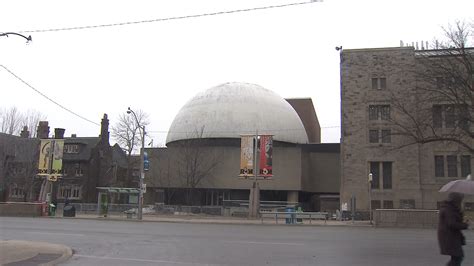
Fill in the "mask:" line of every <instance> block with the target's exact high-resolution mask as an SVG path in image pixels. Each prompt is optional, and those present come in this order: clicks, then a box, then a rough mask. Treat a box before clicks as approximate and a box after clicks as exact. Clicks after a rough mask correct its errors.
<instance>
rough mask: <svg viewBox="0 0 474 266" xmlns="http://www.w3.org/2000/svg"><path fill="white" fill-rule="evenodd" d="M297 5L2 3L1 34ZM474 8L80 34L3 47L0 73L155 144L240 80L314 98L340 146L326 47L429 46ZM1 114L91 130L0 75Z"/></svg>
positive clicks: (441, 6) (312, 12)
mask: <svg viewBox="0 0 474 266" xmlns="http://www.w3.org/2000/svg"><path fill="white" fill-rule="evenodd" d="M298 2H299V1H280V0H279V1H276V0H273V1H266V0H261V1H247V0H241V1H234V0H228V1H217V0H215V1H212V0H202V1H191V0H174V1H131V0H120V1H90V0H86V1H59V0H57V1H14V0H3V1H1V2H0V10H2V15H1V16H0V32H8V31H14V32H21V31H29V30H38V29H52V28H66V27H76V26H88V25H100V24H113V23H121V22H129V21H143V20H156V19H161V18H169V17H181V16H186V15H196V14H203V13H212V12H220V11H228V10H238V9H247V8H254V7H264V6H269V5H281V4H288V3H298ZM472 10H474V1H469V0H453V1H449V2H448V1H427V0H426V1H425V0H422V1H408V0H398V1H391V0H386V1H380V0H379V1H369V0H361V1H354V0H326V1H324V2H316V3H310V4H303V5H295V6H290V7H284V8H274V9H265V10H256V11H250V12H239V13H231V14H224V15H216V16H206V17H197V18H188V19H180V20H169V21H158V22H150V23H137V24H132V25H124V26H116V27H100V28H92V29H82V30H68V31H49V32H32V33H28V32H25V33H24V34H26V35H30V34H31V35H32V37H33V42H32V43H30V44H28V45H25V40H24V39H21V38H17V37H15V36H10V37H8V38H6V37H0V64H1V65H3V66H5V67H7V68H8V69H10V70H11V71H12V72H14V73H15V74H16V75H18V76H19V77H21V78H22V79H23V80H24V81H26V82H28V83H29V84H30V85H32V86H33V87H34V88H36V89H38V90H40V91H41V92H42V93H44V94H45V95H47V96H49V97H50V98H52V99H54V100H55V101H57V102H59V103H60V104H62V105H64V106H65V107H67V108H69V109H71V110H73V111H74V112H76V113H78V114H80V115H81V116H83V117H86V118H87V119H89V120H92V121H94V122H96V123H100V119H101V117H102V115H103V114H104V113H107V114H108V115H109V119H110V122H111V124H114V123H115V122H116V119H117V117H118V115H119V114H121V113H125V112H126V110H127V107H128V106H130V107H131V108H132V109H142V110H144V111H145V112H147V113H148V114H149V115H150V119H151V124H150V125H149V127H148V129H149V131H150V133H149V134H150V136H151V137H152V138H153V139H154V144H155V145H156V144H163V143H164V139H165V138H166V131H167V130H168V128H169V125H170V124H171V122H172V120H173V118H174V116H175V115H176V113H177V112H178V111H179V109H180V108H181V107H182V106H183V105H184V104H185V103H186V101H188V100H189V99H190V98H192V97H193V96H194V95H195V94H196V93H198V92H200V91H202V90H205V89H208V88H210V87H213V86H216V85H219V84H222V83H225V82H248V83H255V84H258V85H261V86H263V87H265V88H267V89H270V90H273V91H275V92H276V93H278V94H279V95H280V96H282V97H285V98H292V97H298V98H299V97H311V98H312V99H313V103H314V105H315V108H316V112H317V114H318V118H319V122H320V124H321V127H322V141H323V142H338V141H339V138H340V133H339V131H340V128H339V125H340V100H339V96H340V91H339V54H338V52H336V50H335V49H334V48H335V47H336V46H343V48H344V49H352V48H371V47H394V46H399V44H400V40H403V41H404V42H408V43H411V42H417V41H418V42H420V41H429V42H430V41H432V40H433V38H434V37H440V36H441V35H442V31H441V28H440V27H441V26H446V25H447V24H448V23H452V22H454V21H455V20H456V19H460V20H467V21H472V19H473V16H472ZM0 91H1V96H0V108H9V107H11V106H16V107H18V108H19V109H20V110H22V111H26V110H27V109H35V110H38V111H40V112H42V113H44V114H45V115H47V117H48V120H49V121H50V126H51V128H54V127H63V128H66V136H69V135H70V134H73V133H76V134H77V135H78V136H96V135H98V134H99V127H98V126H97V125H95V124H92V123H90V122H87V121H84V120H82V119H80V118H78V117H76V116H73V115H71V114H70V113H68V112H66V111H64V110H63V109H60V108H59V107H57V106H55V105H54V104H52V103H51V102H49V101H48V100H46V99H45V98H44V97H41V96H40V95H39V94H38V93H36V92H35V91H33V90H32V89H31V88H29V87H28V86H26V85H25V84H23V83H21V82H20V81H19V80H18V79H16V78H15V77H14V76H12V75H11V74H10V73H8V72H7V71H6V70H5V69H3V68H0Z"/></svg>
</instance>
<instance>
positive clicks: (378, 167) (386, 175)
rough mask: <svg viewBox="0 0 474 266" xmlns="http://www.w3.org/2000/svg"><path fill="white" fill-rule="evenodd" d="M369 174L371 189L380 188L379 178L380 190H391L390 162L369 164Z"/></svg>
mask: <svg viewBox="0 0 474 266" xmlns="http://www.w3.org/2000/svg"><path fill="white" fill-rule="evenodd" d="M370 173H371V174H372V186H371V188H372V189H379V188H380V179H381V178H382V188H383V189H392V162H370ZM380 173H382V177H380Z"/></svg>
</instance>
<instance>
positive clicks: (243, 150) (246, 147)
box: [239, 136, 254, 177]
mask: <svg viewBox="0 0 474 266" xmlns="http://www.w3.org/2000/svg"><path fill="white" fill-rule="evenodd" d="M253 140H254V136H241V137H240V174H239V176H241V177H248V176H253V175H254V173H253Z"/></svg>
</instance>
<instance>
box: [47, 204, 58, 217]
mask: <svg viewBox="0 0 474 266" xmlns="http://www.w3.org/2000/svg"><path fill="white" fill-rule="evenodd" d="M48 215H49V216H56V205H54V204H49V209H48Z"/></svg>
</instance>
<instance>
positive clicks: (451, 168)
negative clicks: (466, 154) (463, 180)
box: [446, 155, 458, 177]
mask: <svg viewBox="0 0 474 266" xmlns="http://www.w3.org/2000/svg"><path fill="white" fill-rule="evenodd" d="M446 161H447V165H448V177H457V176H458V157H457V156H456V155H448V156H446Z"/></svg>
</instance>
